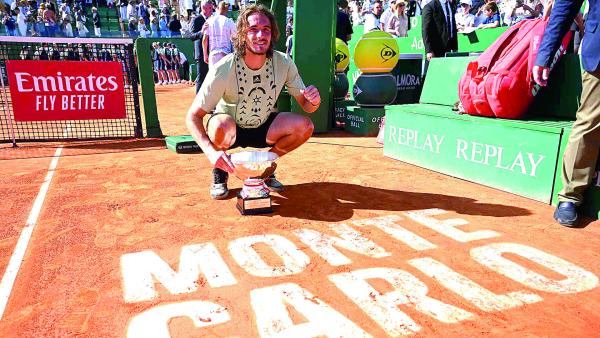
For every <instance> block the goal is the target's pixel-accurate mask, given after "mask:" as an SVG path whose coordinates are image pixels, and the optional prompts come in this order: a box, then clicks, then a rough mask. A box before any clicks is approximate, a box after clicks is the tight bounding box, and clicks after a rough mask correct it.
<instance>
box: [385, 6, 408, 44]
mask: <svg viewBox="0 0 600 338" xmlns="http://www.w3.org/2000/svg"><path fill="white" fill-rule="evenodd" d="M405 10H406V3H405V2H404V1H398V2H396V3H395V4H393V5H392V13H393V16H392V18H391V19H390V22H389V27H387V30H386V31H387V32H388V33H391V34H393V35H394V36H397V37H406V36H408V16H407V15H406V12H405Z"/></svg>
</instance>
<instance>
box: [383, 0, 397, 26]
mask: <svg viewBox="0 0 600 338" xmlns="http://www.w3.org/2000/svg"><path fill="white" fill-rule="evenodd" d="M388 4H389V5H388ZM395 4H396V0H389V2H388V3H385V7H386V8H385V10H384V11H383V13H382V14H381V18H380V19H379V21H381V30H382V31H384V32H387V30H388V27H389V24H390V20H392V17H393V16H394V13H393V9H392V8H393V7H394V5H395Z"/></svg>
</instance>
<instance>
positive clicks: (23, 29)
mask: <svg viewBox="0 0 600 338" xmlns="http://www.w3.org/2000/svg"><path fill="white" fill-rule="evenodd" d="M14 12H15V18H16V23H17V28H18V32H19V36H27V18H26V17H25V14H24V13H23V12H22V11H21V8H19V7H17V8H15V10H14Z"/></svg>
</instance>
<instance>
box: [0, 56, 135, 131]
mask: <svg viewBox="0 0 600 338" xmlns="http://www.w3.org/2000/svg"><path fill="white" fill-rule="evenodd" d="M122 67H123V66H122V65H121V63H119V62H113V61H111V62H81V61H34V60H8V61H6V69H7V72H8V78H9V87H10V95H11V99H12V104H13V113H14V118H15V121H58V120H96V119H124V118H126V109H125V90H124V85H123V69H122Z"/></svg>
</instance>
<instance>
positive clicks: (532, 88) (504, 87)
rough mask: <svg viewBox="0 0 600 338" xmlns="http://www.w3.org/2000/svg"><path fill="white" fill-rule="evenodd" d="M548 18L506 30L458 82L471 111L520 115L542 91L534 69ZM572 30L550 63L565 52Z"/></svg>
mask: <svg viewBox="0 0 600 338" xmlns="http://www.w3.org/2000/svg"><path fill="white" fill-rule="evenodd" d="M547 23H548V19H532V20H522V21H520V22H518V23H517V24H515V25H514V26H512V27H510V28H509V29H507V30H506V32H504V33H503V34H502V35H501V36H500V37H498V39H497V40H496V41H495V42H494V43H493V44H492V45H491V46H490V47H488V48H487V49H486V50H485V51H484V52H483V53H482V54H481V55H480V56H479V57H478V58H477V59H476V60H475V61H472V62H470V63H469V65H468V66H467V70H466V72H465V74H463V76H462V77H461V79H460V82H459V83H458V95H459V98H460V102H461V103H462V106H463V108H464V110H465V112H466V113H467V114H469V115H480V116H488V117H498V118H504V119H519V118H521V117H523V115H524V114H525V113H526V112H527V108H528V107H529V105H530V104H531V102H533V98H534V97H535V95H536V94H537V92H538V91H539V85H537V84H535V82H534V81H533V77H532V70H533V66H534V63H535V58H536V56H537V51H538V48H539V46H540V43H541V42H542V36H543V35H544V29H545V28H546V24H547ZM571 36H572V33H571V32H568V33H567V34H566V35H565V37H564V38H563V41H562V43H561V47H560V48H559V49H558V51H557V52H556V54H555V56H554V60H553V61H552V64H551V65H550V68H552V67H553V66H554V65H555V64H556V62H557V61H558V60H559V59H560V57H561V56H562V55H563V54H564V53H565V51H566V48H567V46H568V44H569V41H570V39H571Z"/></svg>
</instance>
